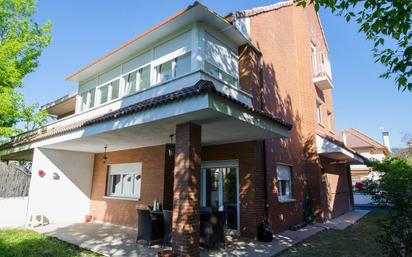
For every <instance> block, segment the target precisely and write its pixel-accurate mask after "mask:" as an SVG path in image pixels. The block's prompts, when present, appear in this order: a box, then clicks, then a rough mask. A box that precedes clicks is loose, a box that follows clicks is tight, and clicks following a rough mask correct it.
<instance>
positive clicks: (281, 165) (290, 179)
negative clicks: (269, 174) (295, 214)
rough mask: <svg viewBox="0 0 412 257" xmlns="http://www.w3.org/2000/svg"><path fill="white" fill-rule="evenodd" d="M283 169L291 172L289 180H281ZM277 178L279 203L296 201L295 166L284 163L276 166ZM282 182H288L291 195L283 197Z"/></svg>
mask: <svg viewBox="0 0 412 257" xmlns="http://www.w3.org/2000/svg"><path fill="white" fill-rule="evenodd" d="M281 167H286V168H287V169H288V170H289V176H288V177H289V179H288V180H287V179H279V177H280V174H279V173H280V169H279V168H281ZM276 177H277V187H278V201H279V202H289V201H294V200H295V199H293V166H292V165H288V164H283V163H277V164H276ZM281 181H287V183H288V185H289V194H285V195H282V191H283V190H282V189H283V188H282V183H281Z"/></svg>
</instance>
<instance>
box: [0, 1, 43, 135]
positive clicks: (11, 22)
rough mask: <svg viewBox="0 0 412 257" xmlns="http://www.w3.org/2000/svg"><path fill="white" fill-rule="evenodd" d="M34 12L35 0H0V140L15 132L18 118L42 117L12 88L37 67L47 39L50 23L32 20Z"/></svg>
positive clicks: (37, 120) (35, 121)
mask: <svg viewBox="0 0 412 257" xmlns="http://www.w3.org/2000/svg"><path fill="white" fill-rule="evenodd" d="M35 11H36V1H35V0H0V102H1V103H2V104H1V106H0V140H1V141H4V140H5V139H7V138H9V137H10V136H12V135H13V134H15V133H16V132H18V130H16V128H15V125H16V124H17V123H18V122H19V121H20V120H23V121H24V122H26V121H27V120H29V121H30V122H32V123H33V124H36V125H37V124H38V123H39V121H42V120H43V116H44V112H40V113H37V111H34V110H35V109H36V106H29V107H24V102H23V97H22V95H21V94H20V93H18V92H17V91H16V89H17V88H19V87H22V86H23V82H22V80H23V78H24V77H25V76H26V75H27V74H29V73H30V72H32V71H33V70H34V69H35V68H36V67H38V65H39V61H38V58H39V57H40V55H41V53H42V50H43V49H44V48H45V47H46V46H48V45H49V43H50V40H51V33H50V32H51V23H50V22H46V23H45V24H44V25H43V26H40V25H39V24H38V23H37V22H35V21H34V19H33V15H34V14H35ZM28 109H31V110H28ZM27 114H33V115H34V116H33V117H30V118H29V117H28V116H27ZM26 124H27V123H26Z"/></svg>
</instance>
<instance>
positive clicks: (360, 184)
mask: <svg viewBox="0 0 412 257" xmlns="http://www.w3.org/2000/svg"><path fill="white" fill-rule="evenodd" d="M355 188H356V189H358V190H362V183H361V182H359V181H358V182H356V183H355Z"/></svg>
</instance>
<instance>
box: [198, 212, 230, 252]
mask: <svg viewBox="0 0 412 257" xmlns="http://www.w3.org/2000/svg"><path fill="white" fill-rule="evenodd" d="M225 219H226V216H225V212H224V211H214V212H210V213H209V212H201V213H200V243H201V244H202V245H204V246H206V248H207V249H211V248H218V247H219V246H220V245H221V244H224V243H225Z"/></svg>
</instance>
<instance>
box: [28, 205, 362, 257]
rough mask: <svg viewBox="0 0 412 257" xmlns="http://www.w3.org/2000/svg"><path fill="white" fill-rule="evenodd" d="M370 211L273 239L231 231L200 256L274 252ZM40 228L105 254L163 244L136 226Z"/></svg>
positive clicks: (145, 251) (152, 250)
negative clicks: (146, 239)
mask: <svg viewBox="0 0 412 257" xmlns="http://www.w3.org/2000/svg"><path fill="white" fill-rule="evenodd" d="M367 212H368V211H364V210H363V211H360V210H355V211H352V212H348V213H346V214H344V215H342V216H340V217H338V218H336V219H334V220H331V221H329V222H327V223H324V224H315V225H309V226H306V227H304V228H302V229H300V230H298V231H290V230H287V231H284V232H282V233H279V234H277V235H275V236H274V240H273V241H272V242H270V243H262V242H257V241H254V240H251V239H247V238H241V237H236V236H232V235H228V236H227V237H226V246H225V247H224V248H221V249H218V250H210V251H207V250H202V251H201V256H216V257H217V256H219V257H220V256H245V257H249V256H262V257H263V256H274V255H276V254H278V253H280V252H282V251H284V250H285V249H287V248H288V247H290V246H292V245H294V244H297V243H299V242H301V241H303V240H305V239H307V238H309V237H311V236H313V235H315V234H316V233H319V232H320V231H322V230H324V229H345V228H346V227H348V226H349V225H351V224H353V223H355V222H356V221H357V220H359V219H360V218H361V217H363V216H364V215H366V214H367ZM34 230H35V231H37V232H40V233H45V234H47V235H50V236H53V237H57V238H59V239H60V240H63V241H67V242H69V243H72V244H76V245H79V246H80V247H83V248H86V249H90V250H92V251H95V252H98V253H101V254H103V255H105V256H131V257H137V256H138V257H141V256H156V254H157V252H158V251H159V250H161V249H163V247H162V246H147V245H142V244H139V245H136V244H135V238H136V230H135V229H132V228H128V227H121V226H116V225H109V224H101V223H76V224H50V225H48V226H45V227H37V228H35V229H34Z"/></svg>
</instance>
